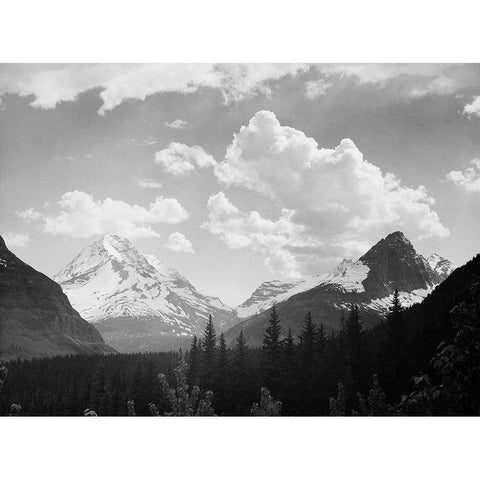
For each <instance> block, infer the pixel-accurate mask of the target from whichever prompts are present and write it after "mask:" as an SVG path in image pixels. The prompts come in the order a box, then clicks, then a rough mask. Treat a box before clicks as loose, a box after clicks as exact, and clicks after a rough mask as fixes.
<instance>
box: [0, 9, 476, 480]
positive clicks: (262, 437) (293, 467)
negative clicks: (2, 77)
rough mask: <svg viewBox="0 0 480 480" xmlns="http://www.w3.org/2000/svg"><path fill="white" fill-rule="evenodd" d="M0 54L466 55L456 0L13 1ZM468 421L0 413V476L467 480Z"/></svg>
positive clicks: (18, 57) (270, 58)
mask: <svg viewBox="0 0 480 480" xmlns="http://www.w3.org/2000/svg"><path fill="white" fill-rule="evenodd" d="M1 15H2V26H1V28H0V42H1V45H2V48H1V49H0V61H2V62H106V61H108V62H152V61H157V62H160V61H161V62H210V61H228V62H239V61H242V62H243V61H249V62H262V61H263V62H279V61H280V62H289V61H295V62H299V61H308V62H475V61H477V62H478V61H479V53H478V18H479V15H478V7H477V6H476V2H473V1H463V0H457V1H455V2H445V1H438V0H437V1H435V2H433V1H423V2H420V1H419V0H415V1H414V0H403V1H402V2H386V1H385V0H382V1H380V0H378V1H377V0H363V1H358V0H357V1H342V0H335V1H334V0H332V1H331V2H329V3H328V4H327V3H326V2H321V1H319V0H317V1H305V0H295V1H284V0H276V1H267V0H264V1H263V2H262V1H261V0H242V1H237V2H232V1H227V0H223V1H220V0H203V1H198V0H197V1H193V0H190V1H185V0H172V1H171V2H169V3H166V2H161V1H158V0H157V1H146V0H136V1H134V2H133V1H131V2H126V1H122V0H117V1H115V2H113V1H108V2H107V1H103V2H100V0H83V1H82V2H80V1H79V2H72V1H70V2H68V1H65V0H63V1H60V0H44V1H42V2H39V1H24V0H16V1H15V2H13V1H11V2H8V5H7V4H5V2H4V4H2V9H1ZM479 426H480V420H479V418H463V419H462V418H448V419H445V418H435V419H433V418H429V419H417V418H393V419H379V418H350V419H346V418H301V419H300V418H297V419H295V418H281V419H252V418H249V419H246V418H236V419H235V418H233V419H232V418H217V419H211V418H209V419H179V418H175V419H167V418H158V419H152V418H150V419H146V418H143V419H142V418H129V419H113V418H106V419H101V418H96V419H95V418H88V419H62V418H47V419H39V418H2V419H0V471H1V476H2V478H5V479H14V478H15V479H29V480H30V479H35V480H43V479H48V480H56V479H62V480H64V479H69V480H76V479H82V480H84V479H97V478H102V477H103V478H108V479H115V480H117V479H124V478H125V479H127V478H128V479H130V480H133V479H142V478H162V477H166V478H190V479H197V478H209V479H212V478H213V479H216V478H219V479H220V478H221V479H226V478H228V479H229V480H230V479H231V480H234V479H242V480H243V479H245V478H247V479H257V478H265V479H275V480H276V479H282V478H288V479H292V478H299V479H309V478H328V479H330V478H335V479H337V478H339V479H343V478H368V479H370V480H371V479H376V478H378V479H382V480H387V479H388V480H395V479H401V480H405V479H410V478H421V477H424V478H433V479H435V480H438V479H443V478H445V479H447V478H448V479H449V480H451V479H454V478H470V477H471V476H472V474H473V473H477V472H478V451H477V450H478V442H477V437H478V431H479Z"/></svg>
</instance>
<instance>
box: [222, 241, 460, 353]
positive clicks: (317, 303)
mask: <svg viewBox="0 0 480 480" xmlns="http://www.w3.org/2000/svg"><path fill="white" fill-rule="evenodd" d="M454 268H455V267H454V266H453V265H452V263H451V262H449V261H448V260H446V259H444V258H442V257H440V256H439V255H436V254H434V255H431V256H430V257H429V258H428V259H425V258H424V257H422V256H421V255H419V254H417V252H416V251H415V249H414V248H413V246H412V244H411V243H410V241H409V240H408V239H407V238H406V237H405V235H403V233H402V232H394V233H392V234H390V235H388V236H387V237H386V238H384V239H382V240H380V241H379V242H378V243H377V244H376V245H374V246H373V247H372V248H371V249H370V250H369V251H368V252H367V253H365V255H363V256H362V257H360V258H359V259H358V260H357V261H353V260H347V259H345V260H343V261H342V262H341V263H340V264H339V265H337V266H336V267H335V268H334V269H333V270H332V271H331V272H330V273H329V274H328V275H326V276H324V277H311V278H310V279H308V280H301V281H299V282H293V283H280V282H267V283H264V284H262V285H261V286H260V287H259V288H258V289H257V290H256V291H255V292H254V293H253V295H252V296H251V297H250V298H249V299H248V300H247V301H246V302H244V303H243V304H242V305H241V306H240V307H239V308H238V311H239V313H240V315H242V314H243V312H248V315H245V316H246V317H247V318H246V319H244V320H243V321H242V322H240V323H238V324H237V325H235V326H233V327H232V328H231V329H229V330H228V331H227V332H226V334H225V335H226V337H227V339H228V340H229V341H233V339H234V338H235V337H236V336H237V335H238V334H239V333H240V331H243V334H244V336H245V338H246V340H247V342H248V343H249V344H251V345H260V344H261V341H262V338H263V333H264V330H265V326H266V323H267V321H268V316H269V314H270V309H271V307H272V305H273V304H274V303H275V304H276V305H277V309H278V311H279V313H280V318H281V322H282V324H283V327H284V331H285V332H286V329H287V328H288V326H290V327H291V328H292V331H293V333H294V334H295V335H297V334H298V333H299V331H300V328H301V325H302V323H303V318H304V316H305V314H306V312H307V311H308V310H310V311H311V313H312V315H313V317H314V320H315V322H316V323H324V325H325V326H326V327H327V328H331V329H336V328H338V326H339V322H340V318H341V315H342V313H345V312H346V311H347V310H348V308H349V306H350V304H352V303H355V304H358V305H359V307H360V311H361V313H362V319H363V321H364V323H365V324H366V326H372V325H374V324H375V323H378V322H379V321H380V319H381V318H382V316H383V315H384V313H385V311H386V309H387V308H388V306H389V304H390V302H391V299H392V295H393V292H394V291H395V289H398V291H399V292H400V297H401V300H402V303H403V305H405V306H407V305H412V304H414V303H417V302H420V301H422V300H423V298H425V297H426V296H427V295H428V294H429V293H430V292H431V291H432V290H433V288H434V287H435V286H436V285H438V284H439V283H441V282H442V281H443V280H444V279H445V278H447V277H448V275H449V274H450V273H451V272H452V271H453V270H454Z"/></svg>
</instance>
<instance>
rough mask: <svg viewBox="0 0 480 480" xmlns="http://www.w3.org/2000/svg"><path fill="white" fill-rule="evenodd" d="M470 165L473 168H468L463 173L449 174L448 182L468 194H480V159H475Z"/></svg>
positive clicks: (454, 172) (456, 171)
mask: <svg viewBox="0 0 480 480" xmlns="http://www.w3.org/2000/svg"><path fill="white" fill-rule="evenodd" d="M470 163H471V165H472V166H471V167H467V168H466V169H465V170H464V171H463V172H462V171H460V170H452V171H451V172H450V173H448V174H447V180H448V181H450V182H452V183H454V184H455V185H456V186H457V187H461V188H463V189H464V190H466V191H467V192H478V193H480V158H475V159H473V160H472V161H471V162H470Z"/></svg>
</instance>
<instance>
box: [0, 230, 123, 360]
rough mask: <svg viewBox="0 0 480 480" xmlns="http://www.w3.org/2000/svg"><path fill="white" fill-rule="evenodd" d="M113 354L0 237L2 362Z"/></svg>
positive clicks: (48, 281) (53, 286) (51, 283)
mask: <svg viewBox="0 0 480 480" xmlns="http://www.w3.org/2000/svg"><path fill="white" fill-rule="evenodd" d="M113 352H114V350H113V349H112V348H110V347H108V346H107V345H105V342H104V341H103V339H102V337H101V335H100V333H98V331H97V330H96V329H95V327H93V326H92V325H90V324H89V323H88V322H86V321H85V320H83V318H82V317H81V316H80V315H79V314H78V312H76V311H75V310H74V309H73V308H72V306H71V305H70V302H69V301H68V298H67V297H66V296H65V295H64V293H63V292H62V289H61V287H60V286H59V285H58V284H57V283H55V282H54V281H53V280H51V279H50V278H48V277H47V276H46V275H43V274H42V273H40V272H37V271H36V270H34V269H33V268H32V267H30V266H29V265H27V264H26V263H24V262H22V261H21V260H20V259H19V258H17V257H16V256H15V255H14V254H13V253H12V252H10V250H8V248H7V246H6V245H5V242H4V240H3V238H1V237H0V360H14V359H16V358H33V357H51V356H55V355H67V354H76V353H86V354H93V353H113Z"/></svg>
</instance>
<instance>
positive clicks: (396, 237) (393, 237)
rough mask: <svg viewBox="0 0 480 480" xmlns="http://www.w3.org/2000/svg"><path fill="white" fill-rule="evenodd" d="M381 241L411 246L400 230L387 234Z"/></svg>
mask: <svg viewBox="0 0 480 480" xmlns="http://www.w3.org/2000/svg"><path fill="white" fill-rule="evenodd" d="M383 240H384V241H385V242H387V243H398V242H400V243H404V244H406V245H412V243H411V242H410V240H409V239H408V238H407V237H406V236H405V234H404V233H403V232H401V231H400V230H397V231H396V232H392V233H390V234H388V235H387V236H386V237H385V238H384V239H383ZM412 247H413V246H412Z"/></svg>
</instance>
